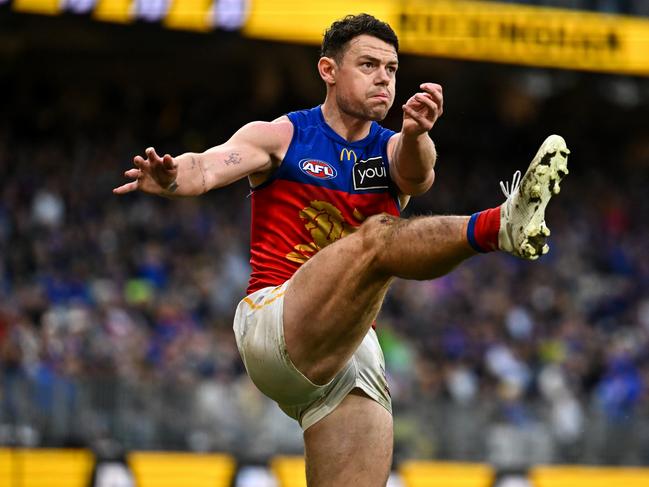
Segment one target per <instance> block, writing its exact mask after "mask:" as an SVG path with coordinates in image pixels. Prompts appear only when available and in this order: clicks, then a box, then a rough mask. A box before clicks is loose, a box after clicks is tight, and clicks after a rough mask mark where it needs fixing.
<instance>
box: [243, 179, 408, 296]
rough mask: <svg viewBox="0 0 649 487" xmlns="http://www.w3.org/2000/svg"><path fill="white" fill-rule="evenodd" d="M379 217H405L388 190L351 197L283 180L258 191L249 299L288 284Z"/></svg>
mask: <svg viewBox="0 0 649 487" xmlns="http://www.w3.org/2000/svg"><path fill="white" fill-rule="evenodd" d="M378 213H389V214H391V215H394V216H398V215H399V208H398V207H397V203H396V201H395V199H394V198H393V197H392V195H391V194H390V193H389V192H387V191H386V192H384V193H371V192H367V193H360V194H350V193H346V192H343V191H336V190H331V189H327V188H323V187H320V186H315V185H309V184H303V183H297V182H293V181H287V180H283V179H278V180H275V181H273V182H272V183H270V184H269V185H268V186H263V187H261V188H259V189H255V190H253V193H252V222H251V225H252V227H251V234H250V265H251V266H252V274H251V276H250V283H249V285H248V291H247V292H248V294H250V293H253V292H255V291H258V290H259V289H262V288H264V287H267V286H278V285H280V284H283V283H284V282H286V281H287V280H289V279H290V278H291V277H292V276H293V274H294V273H295V271H297V270H298V269H299V267H300V266H301V265H302V264H303V263H304V262H306V261H307V260H308V259H309V258H311V257H312V256H313V255H315V254H316V253H317V252H318V251H319V250H320V249H321V248H323V247H325V246H326V245H328V244H330V243H333V242H335V241H336V240H339V239H340V238H342V237H344V236H346V235H348V234H349V233H351V232H353V231H354V229H355V228H356V227H358V226H359V225H360V224H361V223H362V222H363V221H364V220H365V219H366V218H368V217H370V216H372V215H376V214H378Z"/></svg>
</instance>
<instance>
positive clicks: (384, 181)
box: [354, 156, 389, 190]
mask: <svg viewBox="0 0 649 487" xmlns="http://www.w3.org/2000/svg"><path fill="white" fill-rule="evenodd" d="M388 186H389V176H388V170H387V168H386V167H385V165H384V164H383V158H382V157H380V156H379V157H372V158H370V159H365V160H363V161H359V162H358V163H356V164H354V189H355V190H359V189H383V188H387V187H388Z"/></svg>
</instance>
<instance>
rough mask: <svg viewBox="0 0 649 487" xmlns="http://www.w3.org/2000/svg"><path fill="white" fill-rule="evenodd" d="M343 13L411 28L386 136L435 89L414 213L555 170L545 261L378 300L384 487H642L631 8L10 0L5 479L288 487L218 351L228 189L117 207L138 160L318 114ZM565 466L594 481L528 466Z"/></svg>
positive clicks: (244, 201)
mask: <svg viewBox="0 0 649 487" xmlns="http://www.w3.org/2000/svg"><path fill="white" fill-rule="evenodd" d="M556 7H560V8H558V9H557V8H556ZM360 11H368V12H369V13H373V14H375V15H377V16H379V17H381V18H383V19H384V20H387V21H389V22H391V23H392V24H393V25H394V26H395V27H396V28H397V30H398V33H400V34H401V40H402V45H403V50H402V54H401V67H400V70H399V81H398V90H397V100H396V102H395V108H394V109H393V110H392V111H391V113H390V115H389V116H388V119H387V120H386V121H385V125H386V126H388V127H390V128H393V129H397V130H398V128H399V126H400V110H399V109H398V107H399V106H400V105H401V104H402V103H403V102H404V101H405V100H406V99H407V98H408V97H409V96H410V95H411V93H412V92H414V91H415V90H416V89H417V86H418V84H419V83H420V82H422V81H424V80H428V81H435V82H439V83H441V84H442V85H443V86H444V91H445V113H444V116H443V118H442V119H441V120H440V121H439V122H438V124H437V125H436V126H435V128H434V130H433V133H432V136H433V138H434V140H435V141H436V143H437V146H438V150H439V154H440V156H439V163H438V172H437V182H436V184H435V186H434V187H433V189H432V190H431V191H430V192H429V193H428V194H426V195H425V196H422V197H418V198H415V199H414V200H413V201H412V203H411V204H410V206H409V207H408V209H407V211H406V214H422V213H423V214H428V213H446V214H452V213H470V212H473V211H475V210H476V209H481V208H484V207H488V206H495V205H497V204H499V203H500V201H501V199H502V196H501V195H500V190H499V186H498V182H499V181H500V180H508V179H509V178H510V177H511V174H512V173H513V171H514V170H516V169H524V168H525V167H526V166H527V164H528V162H529V160H530V158H531V156H532V155H533V153H534V152H535V150H536V147H537V146H538V144H539V143H540V141H541V140H542V139H543V138H544V137H545V136H546V135H548V134H550V133H559V134H562V135H564V137H565V138H566V140H567V141H568V145H569V147H570V148H571V150H572V156H571V161H570V162H571V174H570V176H569V177H568V178H567V179H566V181H565V182H564V184H563V190H562V193H561V194H560V195H559V197H558V198H557V199H556V201H555V202H553V203H552V204H551V207H550V215H549V217H548V220H549V222H550V226H551V228H552V230H553V235H552V237H551V242H550V243H551V247H552V251H551V253H550V254H549V255H548V256H546V257H544V258H543V259H541V260H540V262H538V263H534V264H529V263H526V262H522V261H518V260H515V259H512V258H509V257H506V256H500V255H489V256H485V257H481V258H477V259H474V260H472V261H469V262H468V263H467V264H466V265H464V266H463V267H462V268H460V269H458V270H456V271H455V272H454V273H452V274H451V275H449V276H447V277H445V278H443V279H439V280H436V281H432V282H421V283H420V282H406V281H399V282H397V283H396V284H395V285H394V286H393V288H392V291H391V292H390V294H389V297H388V300H387V302H386V305H385V307H384V309H383V312H382V314H381V316H380V319H379V323H378V333H379V336H380V340H381V343H382V346H383V349H384V353H385V357H386V362H387V369H388V370H387V371H388V375H389V382H390V385H391V391H392V397H393V401H394V411H395V418H394V419H395V459H394V472H395V473H394V476H393V478H392V479H391V483H390V485H391V486H402V487H412V486H424V485H427V486H435V485H444V486H455V487H462V486H466V487H469V486H475V487H478V486H483V487H487V486H489V485H493V484H498V485H500V486H505V485H508V486H510V487H513V486H518V487H527V486H534V487H545V486H547V487H552V486H558V485H570V486H571V487H575V486H579V485H586V484H588V485H590V486H594V485H602V486H604V485H606V486H612V485H619V486H628V487H631V486H633V485H637V486H641V485H642V486H648V485H649V474H647V470H643V469H642V468H641V467H642V466H647V465H649V259H648V258H647V249H648V246H649V226H648V225H647V222H648V221H649V194H648V191H647V188H648V187H649V79H648V78H647V77H646V76H647V75H648V74H649V1H647V0H635V1H634V0H567V1H558V0H555V1H553V0H545V1H543V0H537V1H528V2H523V1H517V2H507V3H500V4H494V3H491V2H462V1H456V2H449V1H434V0H430V1H425V0H408V1H397V0H380V1H375V2H370V1H358V0H348V1H346V2H342V1H339V0H332V1H330V2H309V1H303V2H296V1H293V0H274V1H272V0H248V1H244V0H169V1H167V0H64V1H60V0H0V93H1V95H0V114H1V115H0V484H1V485H7V486H10V487H18V486H34V487H35V486H41V485H42V486H48V487H57V486H61V487H64V486H65V487H74V486H77V485H78V486H83V487H86V486H88V485H96V486H102V487H107V486H112V487H126V486H131V485H138V486H139V487H142V486H149V485H151V486H162V487H164V486H166V485H169V486H172V485H173V486H180V485H192V486H202V485H211V486H216V485H232V486H237V487H271V486H284V485H285V486H289V485H300V479H299V478H298V479H297V480H295V482H297V483H290V482H292V481H291V480H290V479H288V480H287V478H285V477H286V475H289V476H290V475H292V474H291V473H290V472H293V471H294V470H295V468H297V471H298V477H299V472H300V468H301V465H300V464H299V456H300V455H301V454H302V439H301V432H300V430H299V428H298V426H297V425H296V424H294V423H293V422H292V421H291V420H290V419H288V418H287V417H285V416H284V415H283V413H281V411H280V410H279V409H278V408H277V407H276V406H275V405H274V404H273V403H271V402H270V401H269V400H267V399H266V398H264V397H263V396H262V395H261V394H260V393H259V392H258V391H257V390H256V389H255V388H254V386H253V385H252V384H251V382H250V381H249V380H248V378H247V377H246V375H245V373H244V370H243V366H242V363H241V362H240V359H239V357H238V354H237V351H236V346H235V343H234V339H233V335H232V332H231V321H232V317H233V312H234V309H235V305H236V303H237V302H238V300H239V299H240V298H241V297H242V295H243V292H244V289H245V285H246V281H247V278H248V270H249V268H248V250H247V249H248V239H249V216H248V215H249V199H248V198H247V194H248V187H247V185H246V183H245V182H244V181H241V182H240V183H239V184H235V185H234V186H232V187H229V188H227V189H223V190H220V191H217V192H213V193H210V194H208V195H206V196H203V197H202V198H200V199H187V200H182V201H167V200H163V199H159V198H154V197H150V196H145V195H141V194H134V195H129V196H127V197H122V198H117V197H114V196H113V195H112V194H111V189H112V188H113V187H114V186H116V185H118V184H120V181H121V180H122V177H121V174H122V172H123V171H124V170H125V169H127V168H128V167H129V166H130V164H131V160H132V157H133V155H134V154H138V153H140V154H141V153H142V152H143V150H144V148H145V147H147V146H150V145H153V146H155V147H156V148H157V149H159V152H169V153H172V154H178V153H181V152H184V151H188V150H193V151H202V150H205V149H206V148H208V147H210V146H212V145H216V144H218V143H221V142H223V141H224V140H225V139H226V138H227V137H228V136H229V135H230V134H231V133H232V132H233V131H234V130H236V129H237V128H238V127H240V126H241V125H243V124H244V123H246V122H248V121H251V120H255V119H260V120H270V119H273V118H275V117H276V116H278V115H280V114H282V113H285V112H287V111H290V110H293V109H298V108H303V107H310V106H313V105H315V104H318V103H319V102H321V101H322V99H323V96H324V87H323V85H322V83H321V81H320V79H319V78H318V76H317V72H316V69H315V64H316V61H317V58H318V50H317V47H316V45H317V43H318V41H319V37H320V35H321V33H322V31H323V29H324V28H325V27H326V26H327V25H328V24H329V23H330V22H331V21H332V20H333V19H335V18H338V17H341V16H343V15H345V14H347V13H358V12H360ZM161 451H165V452H176V453H168V455H169V456H160V455H158V456H156V454H152V453H147V452H161ZM66 452H67V454H68V456H66V455H65V454H66ZM178 452H190V453H191V454H190V455H189V456H185V455H182V454H180V453H178ZM214 453H220V454H224V455H225V456H206V455H208V454H214ZM284 455H294V456H297V458H298V460H297V462H298V463H297V465H298V466H297V467H293V466H292V465H294V464H293V463H292V460H291V459H288V460H285V461H284V462H282V458H283V457H280V456H284ZM414 460H422V461H424V462H423V463H413V461H414ZM192 462H193V463H192ZM196 462H198V463H196ZM201 462H202V463H201ZM448 462H462V463H460V467H461V468H460V469H459V470H453V468H454V465H455V463H448ZM465 464H466V465H465ZM565 464H572V465H590V466H600V467H602V466H608V468H607V469H601V470H600V469H597V470H591V469H578V470H577V471H576V473H575V471H573V470H570V469H567V470H566V469H563V470H562V469H556V470H555V471H554V474H553V470H552V469H551V468H550V469H548V471H549V472H550V474H549V477H548V475H547V472H546V471H545V470H543V468H540V467H539V466H541V465H565ZM271 466H272V468H271ZM444 468H447V469H450V470H444ZM602 468H603V467H602ZM183 469H185V470H183ZM187 469H188V470H187ZM413 469H414V472H415V473H414V474H413V473H412V471H413ZM426 469H428V470H426ZM186 471H189V472H190V473H183V472H186ZM285 471H288V472H289V474H286V473H282V472H285ZM557 471H558V472H559V474H557ZM75 472H76V473H75ZM174 472H175V473H174ZM426 472H428V473H426ZM539 472H540V473H539ZM544 472H545V474H544ZM562 472H563V473H562ZM566 472H568V473H566ZM589 472H590V473H589ZM593 472H595V473H596V477H595V480H593V477H592V474H593ZM156 474H157V475H158V477H155V475H156ZM552 475H558V476H556V478H555V477H552ZM562 475H563V477H562ZM566 475H568V477H566ZM570 475H572V477H570ZM589 475H591V477H589ZM619 475H626V476H625V477H619ZM616 476H618V477H616ZM217 478H218V479H219V480H215V479H217ZM553 478H554V479H555V480H552V479H553ZM557 478H558V479H559V480H556V479H557ZM566 478H568V479H570V480H566ZM170 479H171V480H170ZM435 479H437V480H435ZM440 479H442V481H441V482H442V483H439V482H440ZM548 479H549V480H548ZM562 479H563V480H562ZM621 479H624V480H621ZM436 481H437V482H438V483H435V482H436ZM218 482H222V483H218ZM302 482H303V480H302ZM418 482H419V483H418ZM553 482H554V483H553ZM561 482H564V483H561ZM566 482H567V483H566ZM597 482H600V483H597ZM634 482H635V483H634ZM302 485H303V484H302Z"/></svg>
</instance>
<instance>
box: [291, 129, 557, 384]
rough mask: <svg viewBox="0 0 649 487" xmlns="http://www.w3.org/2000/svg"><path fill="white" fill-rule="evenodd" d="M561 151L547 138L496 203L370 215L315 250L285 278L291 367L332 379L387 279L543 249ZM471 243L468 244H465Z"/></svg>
mask: <svg viewBox="0 0 649 487" xmlns="http://www.w3.org/2000/svg"><path fill="white" fill-rule="evenodd" d="M567 154H568V149H567V148H566V146H565V142H564V141H563V139H562V138H561V137H559V136H550V137H548V139H546V141H545V142H544V144H543V145H542V146H541V148H540V149H539V151H538V152H537V154H536V156H535V158H534V159H533V161H532V163H531V164H530V167H529V168H528V170H527V172H526V173H525V175H524V176H523V178H522V179H521V180H519V182H520V184H518V182H517V183H516V184H515V185H514V186H515V187H513V188H508V190H507V191H506V193H507V194H508V198H507V201H506V202H505V204H503V205H502V206H501V207H499V208H496V209H492V210H487V211H485V212H481V213H479V214H476V215H474V216H472V217H457V216H437V217H419V218H413V219H400V218H395V217H392V216H389V215H377V216H374V217H372V218H369V219H368V220H367V221H366V222H365V223H363V224H362V225H361V226H360V228H359V229H358V231H357V232H355V233H354V234H352V235H349V236H348V237H345V238H343V239H341V240H339V241H338V242H335V243H333V244H331V245H329V246H328V247H326V248H324V249H323V250H321V251H320V252H318V253H317V254H316V255H315V256H314V257H312V258H311V259H310V260H309V261H308V262H307V263H306V264H304V265H303V266H302V267H301V268H300V269H299V270H298V271H297V272H296V273H295V275H294V276H293V278H292V279H291V281H290V282H289V287H288V289H287V292H286V296H285V299H284V334H285V340H286V346H287V350H288V354H289V356H290V358H291V359H292V361H293V363H294V364H295V365H296V367H297V368H298V369H299V370H300V371H301V372H302V373H303V374H304V375H306V377H308V378H309V379H310V380H311V381H313V382H315V383H317V384H323V383H326V382H327V381H329V380H330V379H331V378H333V377H334V376H335V374H336V373H337V372H338V371H339V370H340V369H342V367H343V366H344V365H345V364H346V363H347V362H348V361H349V359H350V357H351V356H352V355H353V353H354V352H355V351H356V349H357V348H358V346H359V344H360V343H361V341H362V340H363V338H364V337H365V335H366V333H367V331H368V329H369V327H370V325H371V323H372V322H373V320H374V319H375V317H376V315H377V313H378V310H379V308H380V306H381V303H382V301H383V298H384V296H385V293H386V291H387V288H388V285H389V283H390V281H391V280H392V278H393V277H401V278H406V279H433V278H436V277H439V276H442V275H444V274H446V273H448V272H449V271H451V270H452V269H453V268H454V267H455V266H457V265H458V264H460V263H461V262H462V261H464V260H465V259H467V258H469V257H470V256H472V255H474V254H475V253H476V250H475V249H476V248H482V249H486V248H489V247H491V248H494V249H495V248H500V249H501V250H505V251H507V252H510V253H512V254H514V255H518V256H520V257H524V258H527V259H535V258H538V256H539V255H540V254H541V253H545V252H547V246H546V245H545V237H547V235H549V230H548V229H547V226H546V225H545V220H544V214H545V213H544V212H545V207H546V205H547V203H548V201H549V200H550V198H551V196H552V195H553V194H556V193H558V191H559V182H560V180H561V179H562V178H563V176H565V175H566V174H567V172H568V170H567V165H566V161H567ZM469 240H471V242H469Z"/></svg>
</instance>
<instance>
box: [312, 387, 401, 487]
mask: <svg viewBox="0 0 649 487" xmlns="http://www.w3.org/2000/svg"><path fill="white" fill-rule="evenodd" d="M392 443H393V441H392V416H391V415H390V413H389V412H388V411H387V410H386V409H385V408H384V407H383V406H381V405H379V404H378V403H377V402H375V401H373V400H372V399H370V398H369V397H367V396H366V395H365V394H363V393H362V392H361V391H360V390H359V389H355V390H354V391H352V392H351V393H350V394H349V395H347V397H346V398H345V399H344V400H343V401H342V402H341V403H340V405H339V406H338V407H337V408H336V409H335V410H334V411H333V412H332V413H331V414H329V415H328V416H326V417H325V418H323V419H322V420H320V421H319V422H318V423H316V424H314V425H313V426H311V427H310V428H309V429H307V430H306V431H305V432H304V446H305V452H306V477H307V484H308V486H309V487H340V486H343V485H344V486H347V485H348V486H354V487H383V486H385V484H386V482H387V480H388V477H389V475H390V468H391V465H392Z"/></svg>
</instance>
